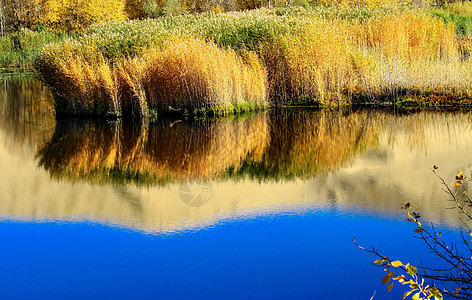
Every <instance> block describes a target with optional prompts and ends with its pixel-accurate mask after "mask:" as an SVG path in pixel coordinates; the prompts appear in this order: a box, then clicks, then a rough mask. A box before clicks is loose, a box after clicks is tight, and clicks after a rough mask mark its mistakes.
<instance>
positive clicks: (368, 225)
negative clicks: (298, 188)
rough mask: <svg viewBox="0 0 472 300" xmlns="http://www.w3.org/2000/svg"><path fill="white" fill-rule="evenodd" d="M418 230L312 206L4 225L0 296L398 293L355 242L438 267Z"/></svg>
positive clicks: (382, 295)
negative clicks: (164, 220) (210, 216)
mask: <svg viewBox="0 0 472 300" xmlns="http://www.w3.org/2000/svg"><path fill="white" fill-rule="evenodd" d="M412 231H413V227H412V224H410V223H408V222H406V221H404V220H398V219H397V220H382V219H378V218H375V217H374V216H362V215H354V214H348V213H330V212H314V211H310V212H304V213H296V214H285V215H271V216H264V217H255V218H253V219H245V220H232V221H228V222H226V223H221V224H217V225H215V226H213V227H209V228H207V229H202V230H199V231H189V232H184V233H176V234H172V235H150V234H143V233H141V232H138V231H130V230H126V229H122V228H114V227H109V226H105V225H98V224H90V223H27V222H11V221H6V222H2V223H0V240H1V241H2V247H0V257H1V272H0V298H2V299H371V297H372V296H373V295H374V293H375V296H374V299H401V296H402V295H403V293H404V292H405V289H404V287H402V286H399V285H398V286H396V287H395V288H394V289H393V291H391V292H387V291H386V289H387V287H386V286H382V285H381V279H382V276H383V275H384V271H383V270H382V269H380V268H377V267H374V266H373V265H372V264H371V263H372V262H373V260H374V259H375V257H373V256H372V255H371V254H369V253H366V252H365V251H363V250H361V249H359V248H357V247H356V246H355V245H354V244H353V242H352V241H351V239H352V237H353V236H356V238H357V240H358V242H359V243H361V244H363V245H364V246H371V245H375V246H377V247H378V248H379V249H380V250H384V251H385V254H387V255H390V257H392V258H394V257H395V258H398V259H412V260H415V257H416V260H418V254H419V253H421V252H424V253H425V255H420V257H421V260H422V261H423V262H426V263H427V262H428V261H429V262H433V263H434V260H431V259H430V258H431V257H432V256H431V257H430V256H428V255H427V254H428V253H427V250H426V248H425V247H424V245H423V244H422V243H421V241H419V240H417V239H414V238H413V237H412ZM446 233H448V231H446ZM449 233H450V232H449ZM443 234H444V233H443ZM450 234H452V233H450ZM405 262H406V261H405ZM411 262H413V261H411Z"/></svg>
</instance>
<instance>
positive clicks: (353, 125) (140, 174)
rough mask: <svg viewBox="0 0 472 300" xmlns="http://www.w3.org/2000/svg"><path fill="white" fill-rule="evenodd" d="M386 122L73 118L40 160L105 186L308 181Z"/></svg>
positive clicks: (360, 115) (276, 116) (371, 138)
mask: <svg viewBox="0 0 472 300" xmlns="http://www.w3.org/2000/svg"><path fill="white" fill-rule="evenodd" d="M380 119H381V118H380ZM380 119H379V118H374V117H373V116H372V114H371V113H369V112H366V111H362V112H357V113H351V114H347V115H344V114H341V113H334V112H321V111H317V112H300V111H293V110H288V111H283V112H280V111H274V112H272V113H270V114H269V115H268V114H266V113H264V114H259V115H257V116H255V117H252V118H249V119H246V120H231V119H222V120H218V121H201V122H192V123H185V122H184V123H176V124H174V125H173V126H170V125H169V123H167V122H161V123H159V124H153V125H150V126H148V125H143V126H141V128H140V127H133V126H125V125H121V124H115V125H108V124H106V123H97V122H87V121H75V123H71V122H70V121H68V122H59V123H58V124H57V126H56V131H55V134H54V137H53V139H52V140H51V142H49V143H48V144H47V145H46V147H44V148H43V149H41V150H40V151H39V152H38V157H39V159H40V165H42V166H44V168H45V169H47V170H48V171H49V172H51V174H52V175H53V176H54V177H57V178H68V179H70V180H77V179H87V180H92V182H101V183H103V182H106V181H114V182H128V181H134V182H138V183H149V184H156V183H159V182H161V183H165V182H167V181H168V180H184V179H195V178H200V179H209V178H215V177H220V176H222V175H224V174H225V172H229V176H234V175H239V176H246V174H250V175H251V176H256V177H259V178H261V177H262V178H266V179H270V178H275V179H283V178H293V177H300V176H302V177H305V178H306V177H310V176H314V175H317V174H320V173H323V172H326V171H331V170H336V169H338V168H339V167H341V166H342V165H343V164H345V163H346V162H347V161H349V160H350V159H351V158H352V157H353V156H355V155H356V154H358V153H359V152H362V151H364V150H365V149H366V148H367V147H369V146H372V145H375V144H376V142H377V136H378V132H379V126H378V125H379V124H375V123H376V122H378V120H380ZM58 153H60V155H58Z"/></svg>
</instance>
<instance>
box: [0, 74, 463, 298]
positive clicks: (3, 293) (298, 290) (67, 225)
mask: <svg viewBox="0 0 472 300" xmlns="http://www.w3.org/2000/svg"><path fill="white" fill-rule="evenodd" d="M471 116H472V114H471V113H470V112H416V113H407V112H403V113H400V112H398V111H394V110H389V111H385V110H383V111H367V110H358V111H352V112H349V113H340V112H323V111H311V110H300V109H298V110H297V109H272V110H269V111H266V112H260V113H254V114H249V115H244V116H239V117H228V118H219V119H215V120H208V119H206V120H194V119H185V118H181V119H175V118H174V119H165V118H164V119H162V118H161V119H159V120H158V121H157V122H156V123H153V124H143V125H141V126H140V125H132V124H130V123H129V122H127V121H125V120H123V121H118V122H116V121H106V120H87V119H66V120H57V121H56V120H55V118H54V115H53V113H52V97H51V94H50V92H49V90H48V89H47V88H45V87H43V86H42V85H41V84H40V83H39V82H38V81H35V80H9V81H4V82H2V83H1V86H0V170H1V172H0V241H1V247H0V298H1V299H105V298H106V299H189V298H192V299H371V297H372V296H373V295H374V293H375V296H374V298H373V299H401V296H402V295H403V293H404V292H405V289H403V287H401V286H396V287H395V288H394V289H393V291H391V292H387V291H386V290H387V288H386V286H382V285H381V280H382V276H383V275H384V274H383V273H384V272H383V270H381V269H379V268H376V267H374V266H372V265H371V263H372V262H373V260H374V259H375V257H373V256H371V255H370V254H368V253H366V252H364V251H362V250H360V249H359V248H357V247H356V246H355V245H354V244H353V242H352V238H353V236H355V237H356V240H357V241H358V242H359V243H361V244H362V245H364V246H366V247H370V246H375V247H376V248H377V249H380V250H381V252H382V253H383V254H385V255H388V256H389V257H392V258H396V259H400V260H402V261H404V262H408V261H409V262H410V263H412V264H417V265H419V263H420V262H425V263H426V264H428V263H430V264H434V265H438V264H440V262H438V261H436V260H435V258H434V256H432V255H429V253H428V252H427V250H426V246H425V245H424V244H423V243H422V242H421V241H419V240H417V239H415V238H414V237H413V229H414V227H413V226H412V224H410V223H408V222H407V221H406V220H405V219H406V216H405V211H402V210H401V209H400V207H401V206H403V205H404V204H405V203H407V202H410V203H411V204H412V206H413V208H414V210H416V211H420V212H421V214H422V216H423V217H422V220H423V219H424V220H423V223H428V222H434V223H435V225H436V226H437V228H439V230H440V231H442V232H443V236H445V237H447V238H450V239H451V240H454V239H457V238H458V233H457V226H458V224H459V221H458V219H457V213H456V211H454V210H449V209H447V208H449V207H450V206H451V204H450V203H448V202H447V201H446V199H447V195H446V194H445V193H444V192H442V191H441V185H440V183H439V181H438V179H437V178H436V177H435V176H434V175H433V173H432V172H431V168H432V166H433V165H438V166H439V169H438V172H439V174H441V175H442V176H443V177H444V178H446V179H447V180H448V182H450V183H451V184H452V183H453V182H454V181H453V179H454V175H455V174H456V173H457V172H458V171H460V170H464V171H466V170H469V169H470V167H471V166H472V156H471V155H470V153H471V151H472V119H471Z"/></svg>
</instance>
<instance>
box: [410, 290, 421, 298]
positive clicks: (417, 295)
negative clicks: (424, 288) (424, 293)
mask: <svg viewBox="0 0 472 300" xmlns="http://www.w3.org/2000/svg"><path fill="white" fill-rule="evenodd" d="M419 299H420V293H419V292H418V293H416V294H414V295H413V297H411V300H419Z"/></svg>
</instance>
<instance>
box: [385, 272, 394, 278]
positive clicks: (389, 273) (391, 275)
mask: <svg viewBox="0 0 472 300" xmlns="http://www.w3.org/2000/svg"><path fill="white" fill-rule="evenodd" d="M387 276H388V277H389V278H392V277H394V276H395V273H393V271H388V275H387Z"/></svg>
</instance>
